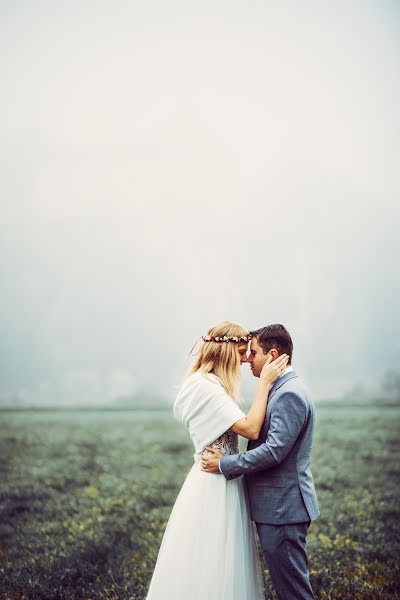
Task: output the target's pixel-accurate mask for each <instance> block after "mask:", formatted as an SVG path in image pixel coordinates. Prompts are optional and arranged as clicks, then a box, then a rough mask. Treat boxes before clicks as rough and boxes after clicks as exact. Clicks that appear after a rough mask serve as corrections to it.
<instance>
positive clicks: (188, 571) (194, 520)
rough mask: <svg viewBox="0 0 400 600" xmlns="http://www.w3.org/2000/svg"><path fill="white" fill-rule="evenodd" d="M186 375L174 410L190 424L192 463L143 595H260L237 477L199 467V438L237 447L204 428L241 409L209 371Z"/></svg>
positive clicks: (200, 598) (245, 598)
mask: <svg viewBox="0 0 400 600" xmlns="http://www.w3.org/2000/svg"><path fill="white" fill-rule="evenodd" d="M187 382H188V383H186V382H185V384H184V385H183V387H182V390H181V392H180V394H178V398H177V401H176V403H175V407H174V411H175V415H176V416H178V417H179V418H181V419H182V421H183V422H184V423H185V425H186V426H187V427H188V429H189V432H190V435H191V437H192V440H193V442H194V444H195V450H196V453H195V455H194V458H195V462H194V465H193V466H192V468H191V470H190V472H189V474H188V475H187V477H186V480H185V482H184V484H183V486H182V488H181V490H180V492H179V495H178V497H177V499H176V502H175V505H174V507H173V509H172V512H171V515H170V518H169V521H168V524H167V527H166V530H165V533H164V537H163V540H162V544H161V547H160V551H159V554H158V558H157V563H156V566H155V569H154V573H153V577H152V580H151V584H150V588H149V591H148V595H147V600H165V599H166V598H167V599H168V600H264V593H263V584H262V578H261V568H260V562H259V556H258V552H257V549H256V544H255V536H254V528H253V524H252V521H251V520H250V516H249V508H248V504H247V497H246V493H245V489H244V487H243V478H242V477H239V478H237V479H233V480H230V481H227V480H226V479H225V477H224V476H223V475H222V474H217V475H215V474H210V473H205V472H203V471H202V470H201V466H200V457H201V453H202V452H203V451H204V448H205V446H206V445H211V446H213V447H215V448H218V449H219V450H221V451H222V452H223V453H224V454H235V453H237V452H238V437H237V435H236V434H235V433H234V432H232V431H230V430H229V429H228V430H225V431H224V433H222V434H221V435H219V437H218V438H215V437H214V441H213V442H211V441H206V440H207V435H208V434H207V433H205V431H210V432H211V435H212V434H213V433H214V434H215V431H218V430H220V429H221V427H227V425H226V424H227V423H228V424H229V425H228V426H231V425H232V424H233V423H234V422H236V421H237V420H238V419H240V418H242V417H243V416H244V415H243V413H242V411H241V410H240V408H239V407H238V405H237V404H236V403H235V401H234V400H232V398H230V397H229V396H228V395H227V394H226V393H225V392H224V390H223V388H222V386H221V385H220V383H219V380H218V379H217V378H216V377H215V376H207V378H206V377H205V376H204V375H201V374H195V375H192V376H191V377H189V379H188V380H187ZM232 419H233V420H232Z"/></svg>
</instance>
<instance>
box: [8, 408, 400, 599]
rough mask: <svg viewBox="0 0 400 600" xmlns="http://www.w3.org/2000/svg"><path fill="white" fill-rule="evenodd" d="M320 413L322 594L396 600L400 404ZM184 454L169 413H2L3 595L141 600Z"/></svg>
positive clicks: (315, 532) (399, 580) (313, 555)
mask: <svg viewBox="0 0 400 600" xmlns="http://www.w3.org/2000/svg"><path fill="white" fill-rule="evenodd" d="M317 418H318V422H317V430H316V435H315V441H314V450H313V463H312V471H313V474H314V479H315V483H316V488H317V494H318V498H319V502H320V508H321V517H320V518H319V519H318V520H317V521H316V522H315V523H314V524H313V525H312V526H311V528H310V533H309V538H308V547H309V558H310V568H311V577H312V584H313V587H314V591H315V594H316V597H317V598H323V599H328V598H329V599H333V598H335V599H336V598H338V599H339V598H340V599H357V600H358V599H359V600H361V599H364V598H374V599H377V600H378V599H379V600H386V599H394V598H399V599H400V573H399V563H400V561H399V558H400V556H399V555H400V541H399V540H400V536H399V533H400V502H399V497H398V494H399V486H398V483H399V475H400V465H399V449H400V439H399V430H400V407H398V406H397V407H396V406H385V405H384V404H381V403H379V404H377V405H373V404H370V405H367V406H364V407H354V406H353V407H352V406H346V405H345V404H343V403H341V404H333V403H331V404H320V405H318V406H317ZM192 459H193V451H192V446H191V443H190V440H189V439H188V436H187V433H186V431H185V430H184V429H183V428H182V427H181V426H180V425H179V424H178V423H176V422H175V421H174V420H173V418H172V416H171V414H170V411H166V410H153V411H147V412H145V411H53V412H51V411H37V412H33V411H21V412H17V411H15V412H13V411H10V412H5V411H3V412H1V413H0V477H1V480H0V514H1V517H0V590H1V592H0V598H1V599H2V600H5V599H9V600H14V599H20V600H21V599H22V600H25V599H26V600H38V599H40V600H57V599H60V600H61V599H69V600H72V599H91V600H97V599H100V598H101V599H115V600H117V599H124V600H128V599H130V600H133V599H135V600H139V599H142V598H144V597H145V595H146V589H147V585H148V583H149V580H150V576H151V573H152V569H153V566H154V563H155V560H156V557H157V552H158V548H159V544H160V541H161V537H162V533H163V530H164V527H165V525H166V521H167V519H168V516H169V513H170V510H171V507H172V505H173V502H174V500H175V498H176V495H177V493H178V490H179V488H180V486H181V485H182V483H183V480H184V478H185V475H186V473H187V472H188V470H189V468H190V466H191V464H192ZM265 585H266V598H273V594H272V588H271V585H270V581H269V578H268V575H266V578H265ZM166 598H167V600H173V599H172V598H171V599H169V598H168V597H167V595H166ZM188 600H190V599H188ZM221 600H223V599H221Z"/></svg>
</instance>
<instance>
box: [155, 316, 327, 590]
mask: <svg viewBox="0 0 400 600" xmlns="http://www.w3.org/2000/svg"><path fill="white" fill-rule="evenodd" d="M249 343H250V347H249ZM292 352H293V344H292V340H291V337H290V335H289V332H288V331H287V330H286V328H285V327H284V326H283V325H279V324H275V325H269V326H267V327H263V328H262V329H258V330H257V331H253V332H251V333H250V332H249V331H247V330H245V329H243V328H242V327H241V326H239V325H235V324H233V323H229V322H226V321H224V322H223V323H220V324H218V325H216V326H215V327H212V328H211V329H210V330H209V331H208V334H207V336H204V337H203V343H202V346H201V348H200V350H199V352H198V353H197V354H196V358H195V361H194V363H193V365H192V367H191V370H190V372H189V375H188V376H187V377H186V379H185V381H184V382H183V385H182V387H181V388H180V390H179V393H178V395H177V398H176V400H175V404H174V414H175V416H176V417H177V418H178V419H179V420H180V421H181V422H182V423H183V424H184V425H185V427H186V428H187V429H188V431H189V434H190V437H191V439H192V441H193V444H194V448H195V454H194V464H193V467H192V468H191V470H190V472H189V474H188V476H187V477H186V480H185V482H184V484H183V486H182V488H181V490H180V492H179V495H178V497H177V499H176V502H175V505H174V507H173V509H172V512H171V515H170V518H169V521H168V524H167V527H166V530H165V533H164V537H163V541H162V544H161V547H160V551H159V554H158V558H157V563H156V566H155V569H154V573H153V577H152V580H151V583H150V588H149V591H148V595H147V600H165V598H167V599H168V600H264V592H263V584H262V577H261V566H260V561H259V556H258V552H257V547H256V541H255V532H254V526H253V523H252V521H253V522H254V523H255V527H256V529H257V533H258V537H259V540H260V545H261V548H262V552H263V556H264V559H265V563H266V565H267V568H268V570H269V573H270V575H271V579H272V583H273V586H274V588H275V592H276V595H277V598H278V600H294V599H296V600H300V599H301V600H310V599H312V598H314V596H313V592H312V589H311V585H310V580H309V570H308V560H307V549H306V537H307V531H308V527H309V525H310V522H311V521H313V520H315V519H316V518H317V517H318V515H319V509H318V503H317V498H316V495H315V489H314V484H313V479H312V475H311V471H310V469H309V464H310V455H311V445H312V436H313V429H314V408H313V404H312V402H311V400H310V398H309V395H308V392H307V390H306V388H305V387H304V385H303V384H302V382H301V380H300V379H299V377H298V376H297V375H296V373H295V372H294V370H293V368H292V366H291V361H292ZM246 362H248V363H250V365H251V370H252V373H253V375H254V376H255V377H258V378H259V383H258V386H257V390H256V394H255V397H254V400H253V403H252V405H251V408H250V410H249V412H248V413H247V415H245V414H244V413H243V411H242V409H241V408H240V406H239V404H238V402H237V398H238V393H239V390H238V386H239V381H240V365H241V364H243V363H246ZM238 435H241V436H243V437H245V438H247V439H248V440H249V442H248V446H247V451H246V452H242V453H239V447H238ZM242 475H244V477H241V476H242Z"/></svg>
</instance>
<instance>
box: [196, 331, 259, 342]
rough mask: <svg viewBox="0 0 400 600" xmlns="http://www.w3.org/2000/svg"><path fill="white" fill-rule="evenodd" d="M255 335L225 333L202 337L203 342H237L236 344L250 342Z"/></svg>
mask: <svg viewBox="0 0 400 600" xmlns="http://www.w3.org/2000/svg"><path fill="white" fill-rule="evenodd" d="M252 337H253V336H252V335H251V333H249V334H248V335H242V336H240V337H239V336H237V335H223V336H214V335H202V336H201V338H202V340H203V342H235V343H236V344H240V343H244V342H249V341H250V340H251V338H252Z"/></svg>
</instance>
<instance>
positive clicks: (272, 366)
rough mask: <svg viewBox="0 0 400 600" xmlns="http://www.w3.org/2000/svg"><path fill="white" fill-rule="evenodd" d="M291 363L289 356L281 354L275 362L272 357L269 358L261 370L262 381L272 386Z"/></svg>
mask: <svg viewBox="0 0 400 600" xmlns="http://www.w3.org/2000/svg"><path fill="white" fill-rule="evenodd" d="M288 361H289V355H288V354H281V355H280V356H278V358H276V359H275V360H272V357H271V356H269V357H268V358H267V361H266V363H265V365H264V366H263V368H262V369H261V373H260V379H262V380H263V381H264V382H265V383H267V384H269V385H272V384H273V383H274V381H276V380H277V379H278V377H280V376H281V375H282V374H283V372H284V370H285V369H286V366H287V364H288Z"/></svg>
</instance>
